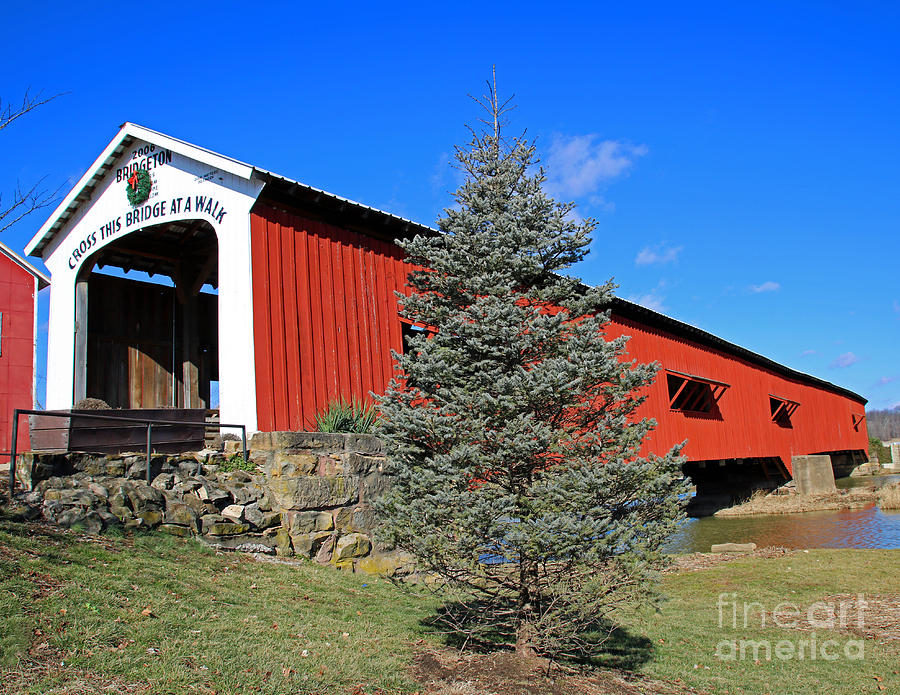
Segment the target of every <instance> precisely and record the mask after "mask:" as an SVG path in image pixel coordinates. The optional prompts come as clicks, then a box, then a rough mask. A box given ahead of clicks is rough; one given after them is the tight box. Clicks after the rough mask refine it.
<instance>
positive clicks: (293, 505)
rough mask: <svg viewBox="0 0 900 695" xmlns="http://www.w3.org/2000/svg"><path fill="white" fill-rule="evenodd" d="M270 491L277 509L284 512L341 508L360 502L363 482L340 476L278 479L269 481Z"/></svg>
mask: <svg viewBox="0 0 900 695" xmlns="http://www.w3.org/2000/svg"><path fill="white" fill-rule="evenodd" d="M269 488H270V489H271V491H272V496H273V497H274V498H275V503H276V505H277V506H278V507H280V508H282V509H293V510H304V509H322V508H324V507H341V506H344V505H347V504H351V503H353V502H356V501H357V499H358V498H359V479H358V478H356V477H346V476H340V475H338V476H335V477H333V478H323V477H319V476H301V477H296V478H274V479H272V480H270V481H269Z"/></svg>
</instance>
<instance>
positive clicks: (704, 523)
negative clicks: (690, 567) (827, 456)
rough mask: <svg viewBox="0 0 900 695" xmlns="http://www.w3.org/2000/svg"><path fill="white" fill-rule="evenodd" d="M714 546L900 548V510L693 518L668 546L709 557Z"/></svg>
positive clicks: (843, 483) (851, 482) (850, 482)
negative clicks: (731, 544) (702, 553)
mask: <svg viewBox="0 0 900 695" xmlns="http://www.w3.org/2000/svg"><path fill="white" fill-rule="evenodd" d="M891 479H893V481H896V480H900V476H885V477H884V478H883V479H881V480H878V479H874V478H865V479H860V478H850V479H843V480H839V481H837V484H838V487H854V486H856V485H872V484H873V483H876V482H877V483H888V482H893V481H892V480H891ZM713 543H756V545H757V546H758V547H760V548H762V547H765V546H773V545H774V546H781V547H784V548H900V510H898V511H894V510H890V511H882V510H881V509H879V508H878V507H876V506H875V505H871V506H869V507H865V508H863V509H845V510H841V511H832V512H806V513H804V514H772V515H759V516H745V517H712V516H709V517H703V518H700V519H688V520H687V521H686V522H685V523H684V525H683V526H682V528H681V530H680V531H678V533H676V534H675V535H674V536H673V537H672V539H671V540H670V541H669V542H668V543H667V545H666V549H667V550H668V551H669V552H675V553H690V552H705V553H708V552H709V547H710V546H711V545H712V544H713Z"/></svg>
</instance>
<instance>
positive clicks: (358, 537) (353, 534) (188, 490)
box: [18, 432, 411, 575]
mask: <svg viewBox="0 0 900 695" xmlns="http://www.w3.org/2000/svg"><path fill="white" fill-rule="evenodd" d="M250 458H251V464H253V465H254V466H255V468H254V470H253V471H252V472H248V471H247V470H242V469H233V468H234V467H233V466H232V465H229V463H228V461H227V460H226V458H225V455H224V454H222V453H221V452H219V451H215V450H204V451H200V452H194V453H186V454H178V455H156V456H154V457H153V458H152V461H151V476H152V482H151V483H150V484H149V485H148V484H147V483H146V459H145V457H144V455H143V454H121V455H97V454H80V453H69V454H42V453H27V454H23V455H22V456H21V457H20V459H19V468H18V470H19V478H20V480H22V482H23V483H25V485H26V487H29V488H32V491H31V492H29V493H27V494H26V495H25V496H24V497H23V498H22V501H24V502H25V503H27V504H30V505H32V506H34V507H39V508H40V511H41V514H42V515H43V517H44V518H45V519H47V520H49V521H52V522H54V523H57V524H59V525H61V526H66V527H73V526H74V527H80V528H83V529H84V530H85V531H88V532H91V533H97V532H100V531H101V530H103V529H104V528H107V527H110V526H113V525H123V526H124V527H125V528H126V529H156V530H158V531H162V532H164V533H169V534H173V535H176V536H182V537H190V536H194V537H196V538H197V539H199V540H200V541H202V542H204V543H207V544H209V545H211V546H213V547H216V548H219V549H227V550H239V551H248V552H261V553H271V554H275V553H277V554H279V555H298V556H302V557H306V558H310V559H312V560H315V561H317V562H319V563H323V564H326V563H330V564H333V565H336V566H337V567H340V568H342V569H348V570H353V571H360V572H377V573H382V574H388V575H394V574H397V573H404V572H408V571H410V570H411V565H410V563H409V561H408V559H407V558H403V557H401V556H399V555H397V554H395V553H386V552H384V551H383V549H381V548H378V547H377V546H376V545H375V544H374V542H373V531H374V526H375V516H374V512H373V509H372V502H373V501H374V500H375V499H376V498H377V497H378V496H379V495H381V494H382V493H383V492H384V491H385V490H386V489H387V487H388V486H389V484H390V479H389V476H387V475H385V473H384V464H385V459H384V454H383V449H382V444H381V442H380V441H379V440H378V439H377V438H375V437H371V436H367V435H345V434H323V433H305V432H274V433H261V434H257V435H256V436H255V437H254V438H253V440H252V443H251V456H250Z"/></svg>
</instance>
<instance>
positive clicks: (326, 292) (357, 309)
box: [28, 123, 868, 490]
mask: <svg viewBox="0 0 900 695" xmlns="http://www.w3.org/2000/svg"><path fill="white" fill-rule="evenodd" d="M416 233H425V234H433V233H435V232H434V230H432V229H429V228H427V227H423V226H421V225H417V224H416V223H414V222H411V221H409V220H405V219H402V218H399V217H396V216H394V215H391V214H389V213H386V212H383V211H380V210H376V209H373V208H370V207H367V206H365V205H361V204H359V203H355V202H353V201H350V200H346V199H344V198H341V197H339V196H336V195H333V194H330V193H326V192H324V191H321V190H318V189H315V188H312V187H310V186H307V185H304V184H302V183H299V182H296V181H292V180H290V179H286V178H283V177H281V176H277V175H275V174H272V173H270V172H268V171H265V170H262V169H259V168H256V167H253V166H251V165H248V164H244V163H242V162H237V161H235V160H233V159H230V158H228V157H224V156H222V155H218V154H215V153H212V152H209V151H208V150H204V149H202V148H199V147H196V146H194V145H190V144H188V143H185V142H182V141H179V140H176V139H174V138H171V137H169V136H166V135H163V134H161V133H157V132H154V131H152V130H148V129H146V128H142V127H140V126H136V125H133V124H130V123H126V124H125V125H124V126H122V128H121V129H120V131H119V133H118V134H117V135H116V137H115V138H114V139H113V140H112V142H111V143H110V144H109V145H108V146H107V147H106V149H105V150H104V152H103V153H102V154H101V155H100V157H99V158H98V159H97V161H96V162H95V163H94V165H93V166H92V167H90V168H89V169H88V171H87V173H86V174H85V175H84V177H83V178H82V180H81V181H79V183H78V184H76V186H75V188H74V189H73V190H72V192H71V193H70V194H69V195H68V196H67V197H66V199H65V200H64V201H63V202H62V203H61V205H60V206H59V208H58V209H57V210H56V211H55V212H54V213H53V215H52V216H51V217H50V219H49V220H48V221H47V222H46V223H45V224H44V226H43V227H42V228H41V230H40V231H39V232H38V234H37V235H36V236H35V237H34V239H32V241H31V242H30V244H29V247H28V252H29V253H31V254H34V255H39V256H41V257H42V258H44V260H45V262H46V264H47V266H48V268H50V270H51V275H52V278H53V293H52V296H51V320H50V328H49V355H50V357H49V360H50V364H49V369H48V382H49V385H48V396H47V398H48V407H54V408H62V407H70V406H71V405H72V403H73V402H75V401H77V400H79V399H80V398H83V397H86V396H90V397H96V398H101V399H104V400H106V401H107V402H108V403H110V404H111V405H113V406H117V407H126V408H127V407H131V408H154V407H166V406H175V407H183V408H210V407H212V406H214V405H215V403H214V399H215V392H216V387H218V393H219V398H220V402H219V410H220V411H221V413H220V414H221V418H222V421H225V422H241V423H244V424H246V425H247V427H248V429H250V430H251V431H253V430H257V429H258V430H263V431H273V430H299V429H306V428H310V427H312V425H313V422H314V416H315V414H316V413H317V412H318V411H319V410H321V409H322V408H323V407H325V406H326V405H327V404H328V403H329V402H330V401H332V400H334V399H337V398H339V397H347V398H349V397H352V396H355V397H358V398H368V397H369V394H370V393H372V392H374V393H378V392H381V391H382V390H383V389H384V388H385V386H386V384H387V382H388V381H389V380H390V378H391V375H392V373H393V366H392V360H391V354H390V352H391V350H392V349H393V350H398V351H399V350H402V349H403V335H404V332H405V331H408V330H410V326H408V325H406V324H405V323H404V321H403V320H402V319H400V317H399V315H398V310H397V301H396V298H395V295H394V292H395V291H401V292H402V291H404V288H405V286H406V274H407V272H408V270H409V266H408V265H407V264H406V263H404V260H403V254H402V252H401V251H400V249H399V247H398V246H397V245H396V244H395V243H394V241H395V239H398V238H402V237H406V236H410V235H413V234H416ZM110 267H111V268H114V269H116V270H115V272H116V273H117V274H118V275H119V276H120V277H110V275H109V271H108V270H105V269H107V268H110ZM100 271H102V272H100ZM122 271H124V272H122ZM131 271H138V272H140V273H146V274H148V275H149V276H150V278H153V276H162V277H163V278H164V282H163V284H151V283H149V282H146V281H138V280H135V279H132V278H133V277H134V274H133V273H132V272H131ZM141 277H142V278H144V276H141ZM150 278H144V279H150ZM204 288H206V290H205V291H204ZM623 333H624V334H627V335H630V336H632V340H631V342H630V343H629V350H630V355H631V356H632V357H636V358H638V359H639V360H642V361H657V362H659V363H660V364H661V366H662V369H663V371H662V372H661V373H660V376H659V378H658V379H657V380H656V382H655V383H654V384H653V386H652V387H651V389H650V393H649V398H648V400H647V402H646V403H645V404H644V406H643V410H642V414H644V415H647V416H651V417H654V418H656V419H657V421H658V422H659V426H658V428H657V429H656V431H655V432H654V433H653V435H652V437H651V438H650V440H649V441H648V442H647V445H646V448H647V450H648V451H662V450H667V449H668V448H670V447H671V446H672V445H673V444H675V443H677V442H681V441H683V440H685V439H687V440H688V444H687V447H686V449H685V454H686V455H687V457H688V459H689V463H688V464H687V466H686V470H687V472H688V473H689V474H690V475H691V476H692V477H693V478H694V480H695V481H696V482H698V485H700V486H701V487H705V488H707V489H709V490H714V489H715V488H716V486H724V487H725V488H726V489H731V490H734V489H736V488H738V487H745V486H746V485H752V484H760V483H761V482H762V483H765V481H768V483H769V484H775V483H776V482H778V481H781V480H784V479H787V478H788V477H790V476H791V474H792V457H794V456H799V455H808V454H829V455H831V456H832V461H833V464H834V465H835V466H837V467H839V468H846V467H847V466H848V465H850V464H852V463H854V462H858V461H861V460H864V459H865V452H866V450H867V446H868V441H867V433H866V424H865V403H866V401H865V399H863V398H862V397H860V396H858V395H856V394H854V393H851V392H850V391H847V390H846V389H843V388H840V387H839V386H835V385H833V384H829V383H827V382H825V381H822V380H820V379H817V378H815V377H812V376H809V375H806V374H802V373H800V372H796V371H794V370H791V369H789V368H787V367H785V366H783V365H780V364H777V363H775V362H773V361H771V360H769V359H767V358H765V357H762V356H761V355H757V354H755V353H753V352H751V351H749V350H747V349H745V348H742V347H739V346H737V345H734V344H731V343H729V342H727V341H724V340H722V339H720V338H717V337H715V336H713V335H711V334H709V333H706V332H704V331H701V330H699V329H697V328H694V327H692V326H689V325H687V324H684V323H682V322H680V321H676V320H674V319H672V318H669V317H666V316H664V315H662V314H659V313H657V312H654V311H650V310H649V309H644V308H642V307H639V306H637V305H635V304H631V303H629V302H626V301H623V300H616V301H615V303H614V305H613V320H612V323H611V325H610V326H609V329H608V334H609V335H610V336H616V335H620V334H623Z"/></svg>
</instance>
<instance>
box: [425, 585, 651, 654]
mask: <svg viewBox="0 0 900 695" xmlns="http://www.w3.org/2000/svg"><path fill="white" fill-rule="evenodd" d="M497 612H498V611H497V610H496V606H490V605H489V604H487V603H486V602H481V601H478V602H476V601H472V602H469V603H465V604H463V603H460V602H447V603H445V604H444V605H442V606H440V607H439V608H438V609H437V610H436V611H435V613H434V614H433V615H431V616H429V617H427V618H425V619H423V620H422V621H421V624H422V625H423V626H424V627H426V628H427V629H428V630H430V631H431V632H433V633H437V634H440V635H442V636H443V639H444V643H445V644H446V645H447V646H448V647H453V648H455V649H460V650H468V651H472V652H475V653H480V654H487V653H491V652H497V651H508V650H510V649H512V647H513V645H514V644H515V631H514V626H513V625H512V624H511V623H509V622H504V621H503V620H492V619H491V617H490V616H491V615H495V614H496V613H497ZM578 638H579V639H578V640H577V641H578V642H580V643H581V646H579V647H575V648H573V647H572V646H571V644H569V645H567V646H566V647H565V648H564V649H561V650H560V653H556V654H550V653H547V654H545V655H544V656H548V657H551V658H552V659H553V660H555V661H560V662H567V663H569V664H572V665H579V666H590V667H593V668H602V669H616V670H622V671H637V670H639V669H640V668H641V667H642V666H643V665H644V664H646V663H648V662H649V661H652V659H653V657H654V653H655V648H654V645H653V642H652V641H651V640H650V639H648V638H647V637H645V636H644V635H639V634H635V633H632V632H630V631H628V630H627V629H625V628H622V627H615V626H614V625H613V624H612V623H610V622H608V621H606V620H602V619H601V620H593V621H589V622H587V623H586V624H585V625H584V631H583V632H581V633H580V634H579V635H578Z"/></svg>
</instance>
